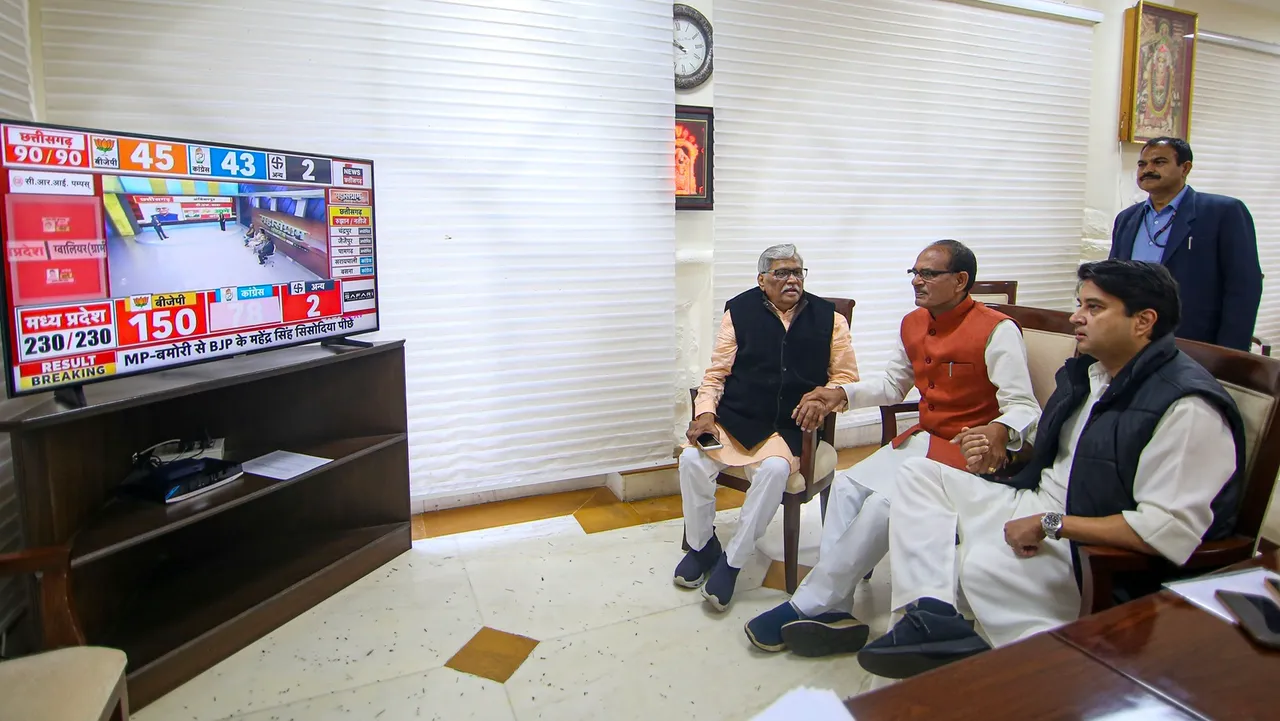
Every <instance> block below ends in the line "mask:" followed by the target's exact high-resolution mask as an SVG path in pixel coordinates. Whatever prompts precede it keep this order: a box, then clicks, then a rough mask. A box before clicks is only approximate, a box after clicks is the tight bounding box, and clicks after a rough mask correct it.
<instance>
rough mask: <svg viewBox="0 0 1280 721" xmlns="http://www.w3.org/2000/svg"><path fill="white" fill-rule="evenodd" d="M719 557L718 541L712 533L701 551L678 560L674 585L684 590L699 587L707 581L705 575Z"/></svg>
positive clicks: (691, 552) (690, 552) (692, 552)
mask: <svg viewBox="0 0 1280 721" xmlns="http://www.w3.org/2000/svg"><path fill="white" fill-rule="evenodd" d="M720 555H721V550H720V539H718V538H716V534H715V532H714V531H713V532H712V533H711V540H710V541H707V545H706V546H703V547H702V549H701V550H698V551H689V552H688V553H686V554H684V558H683V559H681V560H680V565H678V566H676V578H675V583H676V585H677V586H683V587H685V588H697V587H698V586H701V585H702V583H703V581H706V580H707V574H708V573H710V572H711V569H712V568H714V567H715V565H716V561H717V560H718V559H719V558H720Z"/></svg>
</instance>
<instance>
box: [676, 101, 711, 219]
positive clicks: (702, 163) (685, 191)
mask: <svg viewBox="0 0 1280 721" xmlns="http://www.w3.org/2000/svg"><path fill="white" fill-rule="evenodd" d="M714 136H715V117H714V114H713V113H712V110H711V108H700V107H694V106H691V105H677V106H676V153H675V159H676V162H675V172H676V210H711V209H712V208H713V207H714V206H715V202H714V195H713V190H712V179H711V175H712V167H713V164H712V162H711V157H712V150H711V148H712V143H713V142H714Z"/></svg>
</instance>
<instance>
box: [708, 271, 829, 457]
mask: <svg viewBox="0 0 1280 721" xmlns="http://www.w3.org/2000/svg"><path fill="white" fill-rule="evenodd" d="M768 302H769V301H768V298H767V297H766V296H765V294H764V291H762V290H760V289H759V288H752V289H751V290H748V291H747V292H745V293H742V294H741V295H738V296H736V297H734V298H732V299H730V300H729V302H728V303H725V306H724V307H725V310H726V311H728V312H729V314H730V318H731V320H732V321H733V332H734V334H735V335H736V336H737V342H738V352H737V355H736V356H734V361H733V370H732V371H731V372H730V373H729V376H728V377H727V378H725V382H724V395H723V396H721V398H720V404H719V406H718V407H717V408H716V416H717V419H718V420H719V421H720V425H721V426H723V427H724V429H725V430H726V431H728V432H729V434H730V435H732V436H733V437H734V439H736V440H737V441H738V442H739V443H741V444H742V445H743V447H745V448H748V449H750V448H754V447H756V446H757V445H759V444H760V443H761V442H763V441H764V440H765V439H766V438H768V437H769V436H771V435H773V434H774V433H778V434H779V435H781V436H782V438H783V440H785V441H786V442H787V446H788V447H790V448H791V452H792V453H793V454H795V455H797V456H799V455H800V439H801V431H800V427H799V426H797V425H796V422H795V421H794V420H792V418H791V412H792V411H793V410H795V407H796V406H797V405H798V404H799V403H800V397H801V396H803V395H804V394H805V393H808V392H809V391H811V390H813V389H814V388H816V387H818V386H824V385H826V384H827V380H828V377H827V370H828V369H829V367H830V365H831V335H832V333H833V332H834V328H835V312H836V307H835V305H834V304H832V303H831V302H830V301H827V300H824V299H822V298H819V297H818V296H816V295H810V294H808V293H805V294H804V297H803V298H802V299H801V301H800V302H801V304H802V305H801V306H800V309H799V310H798V311H797V312H796V314H795V317H794V318H792V320H791V327H790V328H789V329H784V328H783V327H782V321H781V320H779V319H778V317H777V316H776V315H774V313H773V311H772V310H770V309H769V307H768V305H766V304H767V303H768Z"/></svg>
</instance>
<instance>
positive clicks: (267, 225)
mask: <svg viewBox="0 0 1280 721" xmlns="http://www.w3.org/2000/svg"><path fill="white" fill-rule="evenodd" d="M0 142H2V143H3V160H4V163H3V164H4V168H3V177H0V193H2V194H3V202H2V203H0V215H2V217H0V237H2V240H3V246H4V253H5V257H6V259H7V262H6V264H5V268H4V294H3V298H4V306H5V307H4V312H5V315H6V323H5V329H4V330H5V352H6V353H7V357H6V358H5V363H6V370H7V372H8V377H7V385H8V389H9V393H10V395H21V394H25V393H35V392H40V391H46V390H55V389H57V388H60V387H68V386H76V385H81V384H85V383H90V382H94V381H100V380H106V379H109V378H112V377H117V376H123V375H129V374H134V373H142V372H147V371H152V370H158V369H162V368H166V367H172V366H177V365H183V364H188V363H194V362H198V361H203V360H211V359H215V358H220V357H226V356H231V355H238V354H242V353H248V352H252V351H257V350H265V349H268V348H279V347H282V346H288V345H296V344H299V343H309V342H314V341H319V340H323V339H325V338H334V337H341V336H347V335H352V334H355V333H364V332H369V331H373V330H377V328H378V297H377V272H378V267H377V260H376V257H377V253H376V245H375V241H374V238H375V226H374V212H373V209H374V200H373V198H374V189H373V163H372V162H371V161H368V160H353V159H342V158H334V157H325V156H317V155H305V154H299V153H293V152H287V151H275V150H263V149H256V148H241V147H234V146H231V145H227V144H217V143H202V142H197V141H190V140H175V139H168V138H154V137H146V136H141V135H129V134H122V133H113V132H102V131H96V130H84V129H75V128H65V127H57V126H50V125H40V124H33V123H20V122H17V121H13V122H10V121H0Z"/></svg>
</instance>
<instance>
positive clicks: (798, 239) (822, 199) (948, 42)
mask: <svg viewBox="0 0 1280 721" xmlns="http://www.w3.org/2000/svg"><path fill="white" fill-rule="evenodd" d="M715 9H716V148H715V165H716V196H717V197H716V225H715V280H714V283H715V287H714V290H715V306H716V311H717V314H718V313H719V311H720V309H721V308H722V307H723V304H724V301H725V300H727V299H728V298H730V297H732V296H733V295H734V294H736V293H738V292H740V291H742V290H743V289H745V288H747V287H749V286H750V285H751V284H753V283H754V282H755V273H756V269H755V263H756V259H757V257H758V256H759V254H760V252H761V251H762V250H763V249H764V248H766V247H767V246H769V245H771V244H773V243H780V242H793V243H795V244H796V245H797V247H798V248H799V250H800V252H801V254H802V255H803V256H804V259H805V263H806V265H807V266H808V267H809V269H810V275H809V281H808V284H807V287H808V289H809V290H810V291H812V292H815V293H818V294H828V295H835V296H841V297H851V298H854V299H855V300H857V304H858V305H857V309H856V310H855V312H854V322H853V340H854V346H855V348H856V349H857V353H858V364H859V367H860V369H861V371H862V372H863V374H864V375H865V374H870V373H876V372H879V371H880V369H882V368H883V363H884V362H885V359H886V357H887V354H888V352H889V350H890V347H891V344H892V342H893V339H894V337H895V336H896V334H897V333H898V327H899V323H900V322H901V319H902V316H903V315H904V314H905V313H907V312H908V311H910V310H911V309H912V308H913V307H914V306H913V304H912V294H911V288H910V285H909V282H908V277H907V275H906V269H907V268H909V267H910V266H911V265H912V263H913V262H914V260H915V257H916V255H917V254H918V253H919V252H920V251H921V250H922V249H923V248H924V246H925V245H927V244H928V243H929V242H931V241H933V240H937V239H940V238H956V239H958V240H961V241H963V242H965V243H966V244H968V245H970V247H972V248H973V249H974V252H975V253H976V254H977V257H978V278H979V279H988V280H1017V281H1018V282H1019V288H1018V300H1019V302H1020V303H1022V304H1025V305H1039V306H1041V307H1059V308H1065V307H1067V305H1066V304H1067V303H1069V300H1068V299H1070V298H1072V297H1074V287H1075V268H1076V265H1077V263H1078V261H1079V258H1080V245H1081V241H1080V239H1081V225H1082V218H1083V214H1084V192H1085V170H1086V168H1085V166H1086V160H1087V157H1086V156H1087V151H1088V147H1087V145H1088V142H1087V141H1088V133H1089V102H1090V73H1091V66H1092V50H1091V41H1092V34H1093V33H1092V26H1091V25H1089V24H1087V23H1080V22H1076V21H1068V20H1062V19H1053V18H1047V17H1040V16H1030V15H1025V14H1018V13H1013V12H1006V11H1002V10H999V9H992V8H990V7H975V6H971V5H965V4H959V3H953V2H946V1H944V0H849V1H843V2H837V1H834V0H791V1H790V2H786V3H779V2H772V1H770V0H717V2H716V7H715ZM866 413H867V412H863V413H862V414H861V415H866ZM871 415H874V413H873V412H872V413H871ZM869 417H870V416H868V418H869ZM856 418H857V419H859V420H862V418H861V416H857V417H856Z"/></svg>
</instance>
